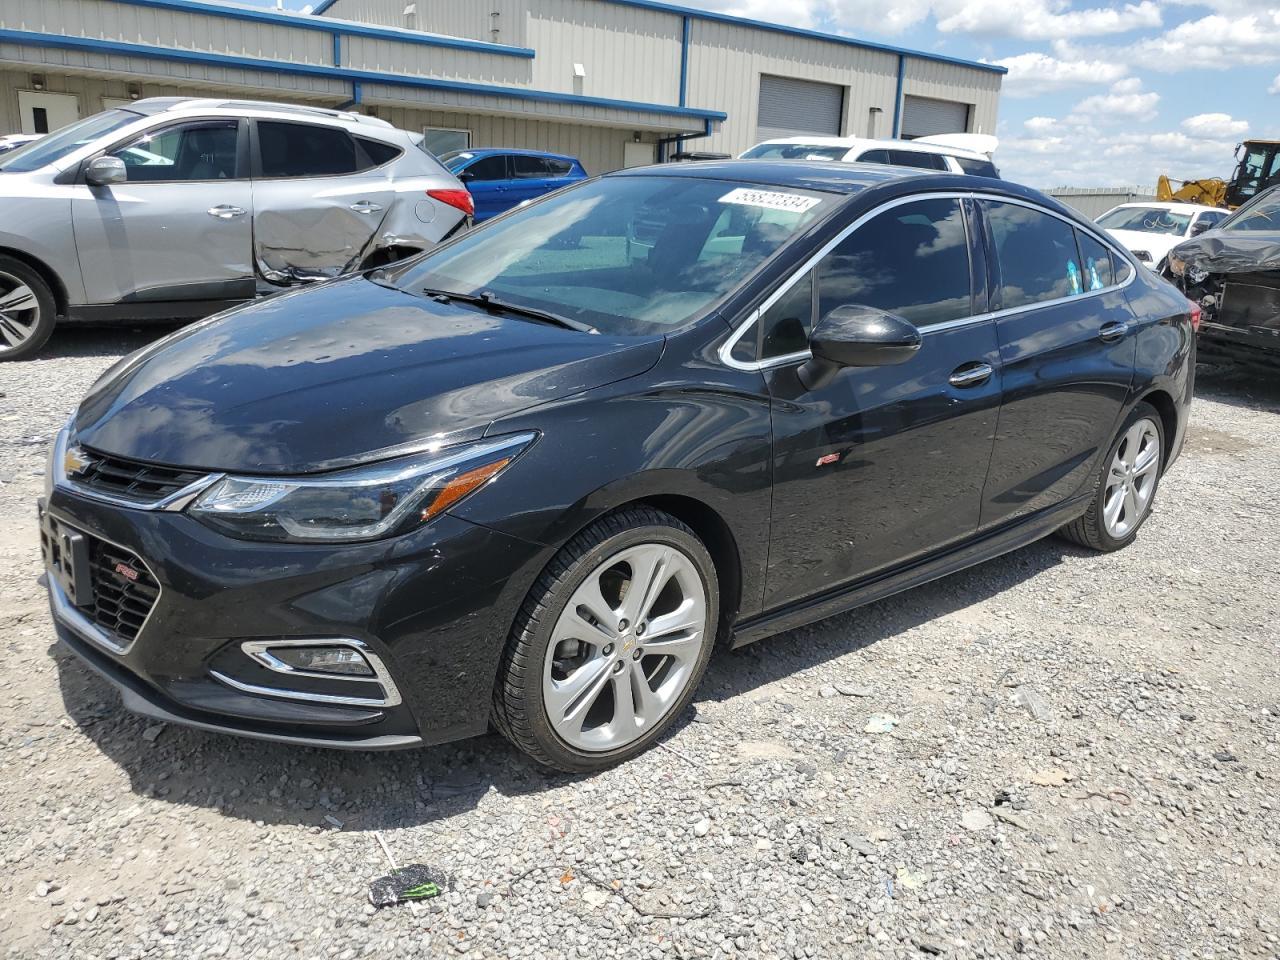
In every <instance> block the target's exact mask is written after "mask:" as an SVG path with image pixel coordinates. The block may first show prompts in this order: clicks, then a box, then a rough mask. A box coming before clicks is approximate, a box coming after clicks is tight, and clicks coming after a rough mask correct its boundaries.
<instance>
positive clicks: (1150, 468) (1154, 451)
mask: <svg viewBox="0 0 1280 960" xmlns="http://www.w3.org/2000/svg"><path fill="white" fill-rule="evenodd" d="M1164 451H1165V436H1164V422H1163V421H1162V420H1161V419H1160V414H1159V412H1158V411H1157V410H1156V408H1155V407H1153V406H1151V405H1150V404H1149V403H1139V404H1138V405H1137V406H1136V407H1135V408H1134V410H1133V412H1132V413H1131V414H1129V417H1128V418H1127V419H1126V420H1125V422H1124V426H1122V427H1121V428H1120V432H1119V433H1118V434H1117V435H1116V438H1115V440H1114V441H1112V443H1111V446H1110V448H1108V450H1107V455H1106V456H1105V457H1103V458H1102V461H1101V462H1100V463H1099V465H1098V474H1097V477H1096V479H1095V480H1094V493H1093V499H1092V500H1090V501H1089V508H1088V509H1087V510H1086V511H1085V512H1084V513H1083V514H1081V516H1079V517H1078V518H1076V519H1075V520H1073V521H1071V523H1069V524H1067V525H1066V526H1065V527H1063V528H1062V529H1060V530H1059V531H1058V533H1059V535H1061V536H1062V537H1064V538H1066V539H1067V540H1070V541H1071V542H1072V543H1076V544H1079V545H1080V546H1082V547H1088V548H1089V549H1090V550H1099V551H1102V552H1105V553H1110V552H1111V551H1113V550H1121V549H1123V548H1125V547H1127V546H1128V545H1129V544H1131V543H1133V541H1134V540H1135V539H1136V538H1137V536H1138V530H1139V529H1140V528H1141V527H1142V525H1143V524H1144V523H1146V521H1147V517H1149V516H1151V505H1152V504H1153V503H1154V502H1155V496H1156V491H1157V489H1158V488H1159V485H1160V476H1161V473H1162V472H1163V469H1164Z"/></svg>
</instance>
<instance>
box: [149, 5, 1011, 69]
mask: <svg viewBox="0 0 1280 960" xmlns="http://www.w3.org/2000/svg"><path fill="white" fill-rule="evenodd" d="M170 2H174V0H170ZM337 2H338V0H320V2H319V3H317V4H316V5H315V7H314V9H312V11H311V12H312V14H313V15H314V16H320V15H322V14H324V13H325V11H327V10H328V9H329V8H330V7H332V6H333V5H334V4H335V3H337ZM601 2H604V3H616V4H618V5H619V6H624V7H639V8H641V9H643V10H657V11H660V12H662V13H671V14H675V15H676V16H680V17H687V18H689V19H690V20H706V21H709V22H711V23H727V24H731V25H733V26H739V27H750V28H752V29H755V30H767V31H769V32H770V33H782V34H786V35H788V36H792V37H807V38H809V39H811V40H825V41H827V42H828V43H839V44H843V45H844V46H848V47H858V48H860V49H862V50H879V51H881V52H883V53H892V54H896V55H898V56H904V57H913V58H915V59H917V60H930V61H933V62H934V63H950V64H955V65H956V66H960V67H971V68H972V69H974V70H984V71H986V72H988V73H995V74H1000V75H1004V74H1006V73H1008V72H1009V70H1008V68H1007V67H1002V66H999V65H998V64H994V63H983V62H981V61H979V60H963V59H961V58H959V57H948V56H945V55H943V54H940V53H926V52H924V51H923V50H912V49H910V48H908V47H895V46H892V45H891V44H886V43H875V42H874V41H871V40H859V39H857V38H856V37H848V36H843V35H841V34H838V33H822V32H821V31H819V30H808V29H805V28H804V27H789V26H786V25H785V24H781V23H769V22H767V21H765V20H754V19H752V18H750V17H739V16H735V15H734V14H729V13H716V12H714V11H711V10H699V9H696V8H694V7H684V6H680V5H679V4H675V3H667V2H665V0H601Z"/></svg>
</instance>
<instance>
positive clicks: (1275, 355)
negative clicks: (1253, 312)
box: [1198, 320, 1280, 368]
mask: <svg viewBox="0 0 1280 960" xmlns="http://www.w3.org/2000/svg"><path fill="white" fill-rule="evenodd" d="M1198 339H1199V348H1200V356H1201V358H1202V359H1205V360H1217V359H1222V360H1231V361H1235V362H1237V363H1242V364H1247V365H1250V366H1263V367H1271V368H1275V367H1280V330H1277V331H1276V332H1275V333H1271V332H1267V331H1261V330H1246V329H1241V328H1240V327H1233V326H1231V325H1229V324H1225V323H1213V322H1211V321H1208V320H1206V321H1204V322H1203V323H1201V324H1200V333H1199V338H1198Z"/></svg>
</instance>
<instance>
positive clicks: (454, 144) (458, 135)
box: [422, 127, 471, 157]
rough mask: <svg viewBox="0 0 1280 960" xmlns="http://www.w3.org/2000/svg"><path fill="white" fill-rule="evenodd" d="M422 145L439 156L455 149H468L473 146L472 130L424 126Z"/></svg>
mask: <svg viewBox="0 0 1280 960" xmlns="http://www.w3.org/2000/svg"><path fill="white" fill-rule="evenodd" d="M422 137H423V140H422V145H423V146H424V147H426V148H427V150H428V151H430V152H431V153H433V154H434V155H435V156H437V157H442V156H444V155H445V154H446V153H452V152H454V151H455V150H467V149H469V148H470V146H471V131H470V130H453V129H450V128H449V127H423V129H422Z"/></svg>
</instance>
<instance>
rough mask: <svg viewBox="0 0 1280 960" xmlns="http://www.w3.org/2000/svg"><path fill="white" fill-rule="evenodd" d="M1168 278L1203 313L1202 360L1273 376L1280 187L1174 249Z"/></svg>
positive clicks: (1279, 350) (1278, 343) (1277, 340)
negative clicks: (1255, 368) (1255, 369)
mask: <svg viewBox="0 0 1280 960" xmlns="http://www.w3.org/2000/svg"><path fill="white" fill-rule="evenodd" d="M1168 270H1169V274H1170V275H1171V278H1172V279H1173V281H1174V283H1176V284H1177V285H1178V286H1179V287H1180V288H1181V289H1182V291H1183V293H1184V294H1186V296H1187V299H1189V300H1191V301H1192V302H1193V303H1196V304H1198V305H1199V306H1200V308H1201V310H1202V311H1203V320H1202V322H1201V325H1200V334H1199V348H1200V357H1201V359H1206V360H1215V359H1216V360H1226V361H1230V362H1235V363H1239V364H1242V365H1246V366H1262V367H1267V368H1270V369H1276V368H1280V186H1277V187H1272V188H1271V189H1269V190H1267V191H1265V192H1263V193H1260V194H1258V196H1257V197H1255V198H1254V199H1253V200H1252V201H1250V202H1249V203H1247V204H1245V205H1244V206H1243V207H1241V208H1240V209H1239V210H1237V211H1236V212H1235V213H1234V214H1232V215H1231V216H1230V217H1228V218H1227V219H1226V220H1224V221H1223V222H1222V223H1221V224H1219V225H1218V227H1217V228H1216V229H1214V230H1210V231H1208V232H1206V233H1204V234H1201V235H1200V236H1198V237H1196V238H1194V239H1192V240H1188V241H1187V242H1186V243H1182V244H1179V245H1178V246H1176V247H1174V248H1173V250H1172V251H1171V252H1170V254H1169V267H1168Z"/></svg>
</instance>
